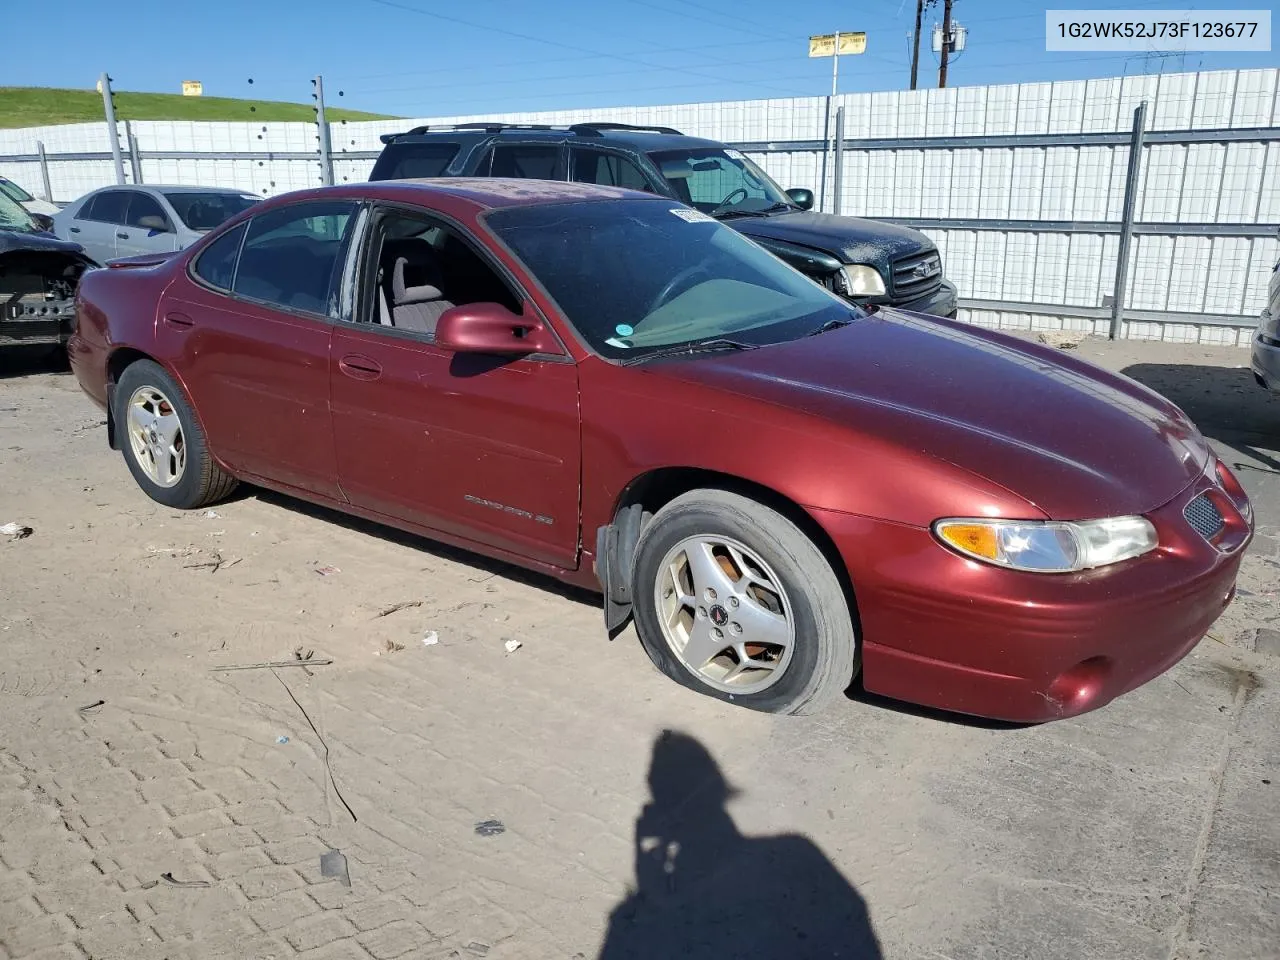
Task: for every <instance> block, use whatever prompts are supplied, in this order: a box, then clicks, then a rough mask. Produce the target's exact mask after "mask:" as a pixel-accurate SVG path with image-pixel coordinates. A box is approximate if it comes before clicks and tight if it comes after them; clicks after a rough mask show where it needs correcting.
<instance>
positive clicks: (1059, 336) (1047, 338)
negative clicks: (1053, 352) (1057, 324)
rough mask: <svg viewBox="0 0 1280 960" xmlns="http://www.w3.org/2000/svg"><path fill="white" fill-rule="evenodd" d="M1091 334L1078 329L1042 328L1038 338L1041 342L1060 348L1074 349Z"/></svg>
mask: <svg viewBox="0 0 1280 960" xmlns="http://www.w3.org/2000/svg"><path fill="white" fill-rule="evenodd" d="M1088 337H1089V335H1088V334H1087V333H1084V332H1083V331H1076V330H1042V331H1041V332H1040V335H1039V337H1038V338H1037V339H1038V340H1039V341H1040V342H1041V343H1043V344H1045V345H1046V346H1050V347H1057V348H1058V349H1059V350H1074V349H1075V348H1076V347H1078V346H1080V344H1082V343H1084V341H1085V340H1086V339H1088Z"/></svg>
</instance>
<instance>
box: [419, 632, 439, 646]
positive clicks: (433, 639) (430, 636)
mask: <svg viewBox="0 0 1280 960" xmlns="http://www.w3.org/2000/svg"><path fill="white" fill-rule="evenodd" d="M439 642H440V634H438V633H436V632H435V631H434V630H428V631H427V633H426V636H424V637H423V638H422V645H423V646H424V647H434V646H435V645H436V644H437V643H439Z"/></svg>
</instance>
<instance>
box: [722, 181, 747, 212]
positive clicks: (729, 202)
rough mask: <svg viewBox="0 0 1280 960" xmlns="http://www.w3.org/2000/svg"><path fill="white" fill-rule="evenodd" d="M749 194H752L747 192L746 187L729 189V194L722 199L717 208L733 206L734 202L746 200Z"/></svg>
mask: <svg viewBox="0 0 1280 960" xmlns="http://www.w3.org/2000/svg"><path fill="white" fill-rule="evenodd" d="M738 194H742V196H740V197H739V196H738ZM748 196H750V194H748V193H747V189H746V187H739V188H738V189H737V190H731V191H729V195H728V196H727V197H725V198H724V199H723V200H721V201H720V204H719V206H717V207H716V209H717V210H719V209H721V208H723V207H730V206H733V204H734V203H736V202H737V201H738V200H745V199H747V197H748ZM735 198H736V199H735Z"/></svg>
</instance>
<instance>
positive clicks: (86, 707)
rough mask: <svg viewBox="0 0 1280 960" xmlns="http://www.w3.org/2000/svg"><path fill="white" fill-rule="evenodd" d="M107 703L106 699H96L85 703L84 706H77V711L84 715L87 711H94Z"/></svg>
mask: <svg viewBox="0 0 1280 960" xmlns="http://www.w3.org/2000/svg"><path fill="white" fill-rule="evenodd" d="M106 703H107V701H105V700H95V701H94V702H93V703H89V704H85V705H84V706H83V707H76V713H78V714H80V716H82V717H83V716H84V715H85V714H86V713H92V712H93V711H94V710H97V709H99V708H100V707H103V706H106Z"/></svg>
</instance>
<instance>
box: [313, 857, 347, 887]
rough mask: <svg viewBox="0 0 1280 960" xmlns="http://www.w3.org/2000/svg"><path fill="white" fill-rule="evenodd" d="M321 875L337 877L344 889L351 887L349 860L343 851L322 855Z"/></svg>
mask: <svg viewBox="0 0 1280 960" xmlns="http://www.w3.org/2000/svg"><path fill="white" fill-rule="evenodd" d="M320 875H321V876H323V877H337V879H338V882H339V883H340V884H342V885H343V886H344V887H349V886H351V874H350V873H349V872H348V871H347V858H346V857H344V856H343V855H342V851H341V850H327V851H325V852H324V853H322V854H320Z"/></svg>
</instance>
